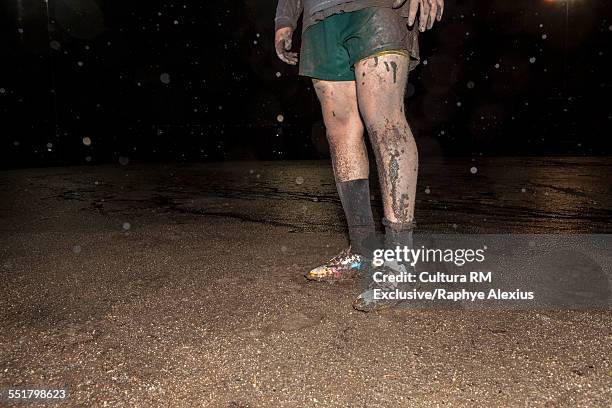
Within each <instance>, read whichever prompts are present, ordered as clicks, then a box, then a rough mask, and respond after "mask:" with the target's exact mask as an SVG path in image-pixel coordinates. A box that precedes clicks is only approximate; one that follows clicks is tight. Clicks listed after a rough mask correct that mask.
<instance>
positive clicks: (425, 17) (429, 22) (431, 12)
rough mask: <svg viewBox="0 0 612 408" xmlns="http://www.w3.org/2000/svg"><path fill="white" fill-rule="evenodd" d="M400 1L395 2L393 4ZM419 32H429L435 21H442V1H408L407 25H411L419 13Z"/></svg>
mask: <svg viewBox="0 0 612 408" xmlns="http://www.w3.org/2000/svg"><path fill="white" fill-rule="evenodd" d="M398 2H400V0H395V4H397V3H398ZM419 8H420V9H421V11H420V13H419V31H421V32H423V31H425V30H429V29H430V28H431V27H433V25H434V21H435V20H438V21H440V20H442V13H444V0H410V9H409V11H408V25H410V26H411V25H413V24H414V20H415V19H416V15H417V11H419Z"/></svg>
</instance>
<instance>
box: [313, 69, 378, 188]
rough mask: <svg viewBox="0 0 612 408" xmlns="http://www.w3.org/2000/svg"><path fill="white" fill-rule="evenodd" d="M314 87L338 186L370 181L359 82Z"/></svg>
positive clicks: (340, 82)
mask: <svg viewBox="0 0 612 408" xmlns="http://www.w3.org/2000/svg"><path fill="white" fill-rule="evenodd" d="M313 84H314V88H315V91H316V93H317V96H318V97H319V101H320V102H321V109H322V110H323V121H324V122H325V128H326V131H327V140H328V141H329V148H330V153H331V157H332V164H333V166H334V176H335V177H336V182H337V183H339V182H343V181H349V180H357V179H367V178H368V172H369V170H368V154H367V151H366V148H365V144H364V140H363V123H362V122H361V118H360V116H359V108H358V107H357V91H356V88H355V82H353V81H320V80H317V79H314V80H313Z"/></svg>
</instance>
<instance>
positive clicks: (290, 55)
mask: <svg viewBox="0 0 612 408" xmlns="http://www.w3.org/2000/svg"><path fill="white" fill-rule="evenodd" d="M275 48H276V55H277V56H278V58H280V60H281V61H283V62H284V63H286V64H289V65H296V64H297V63H298V54H297V52H289V49H291V46H289V47H287V46H286V40H280V41H277V43H276V46H275Z"/></svg>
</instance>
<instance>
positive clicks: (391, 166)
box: [355, 54, 418, 224]
mask: <svg viewBox="0 0 612 408" xmlns="http://www.w3.org/2000/svg"><path fill="white" fill-rule="evenodd" d="M355 73H356V75H357V95H358V101H359V109H360V110H361V114H362V116H363V119H364V122H365V124H366V128H367V129H368V133H369V135H370V140H371V142H372V148H373V150H374V153H375V155H376V163H377V166H378V172H379V173H378V176H379V179H380V185H381V189H382V193H383V206H384V211H385V218H386V219H387V221H388V222H390V223H392V224H409V223H412V221H413V219H414V202H415V195H416V183H417V172H418V154H417V148H416V144H415V142H414V137H413V136H412V132H411V130H410V127H409V126H408V122H406V116H405V114H404V89H405V87H406V81H407V79H408V57H406V56H404V55H401V54H385V55H381V56H377V57H376V56H375V57H371V58H367V59H365V60H362V61H360V62H359V63H357V64H356V65H355Z"/></svg>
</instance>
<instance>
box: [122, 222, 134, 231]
mask: <svg viewBox="0 0 612 408" xmlns="http://www.w3.org/2000/svg"><path fill="white" fill-rule="evenodd" d="M122 227H123V229H124V230H126V231H127V230H129V229H130V228H132V225H131V224H130V223H129V222H124V223H123V225H122Z"/></svg>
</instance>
